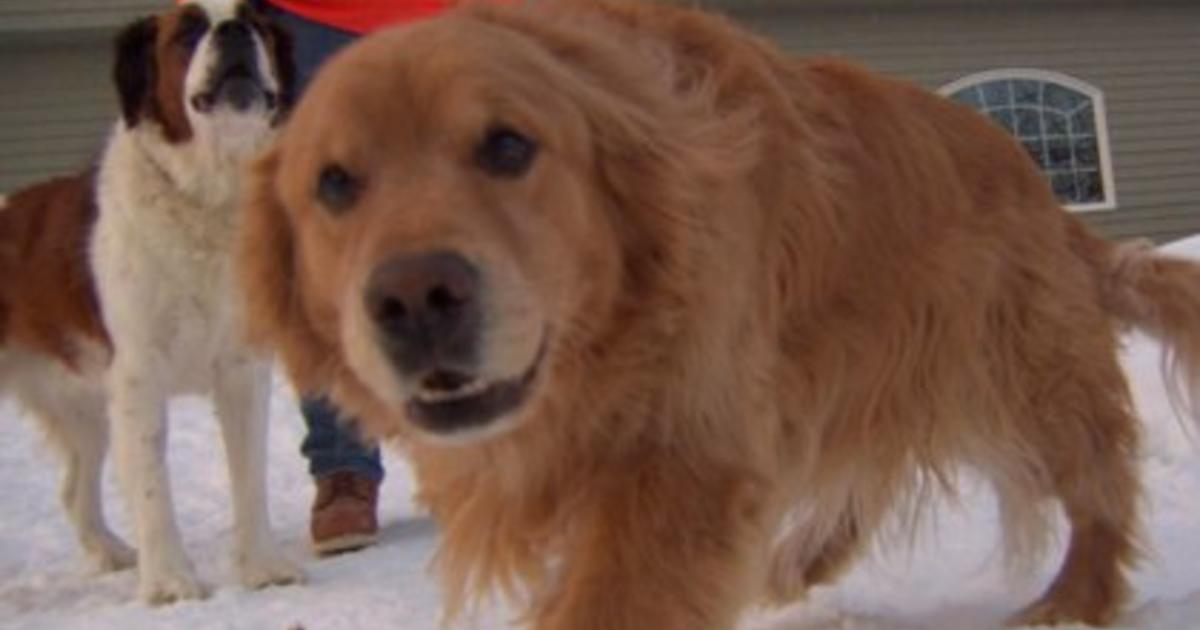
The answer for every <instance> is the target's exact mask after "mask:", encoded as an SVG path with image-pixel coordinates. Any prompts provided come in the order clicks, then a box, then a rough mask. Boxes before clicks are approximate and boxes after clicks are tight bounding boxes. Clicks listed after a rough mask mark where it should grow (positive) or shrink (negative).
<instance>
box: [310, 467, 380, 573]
mask: <svg viewBox="0 0 1200 630" xmlns="http://www.w3.org/2000/svg"><path fill="white" fill-rule="evenodd" d="M378 498H379V482H377V481H373V480H371V479H369V478H367V477H364V476H362V475H360V474H358V473H354V472H336V473H333V474H332V475H329V476H327V477H322V478H320V479H318V480H317V498H316V499H315V500H314V501H313V507H312V516H311V519H310V521H309V529H310V531H311V533H312V542H313V549H314V550H315V551H316V552H317V554H318V555H322V556H325V555H330V554H335V553H341V552H343V551H352V550H355V549H361V548H363V547H367V546H370V545H373V544H375V541H376V540H377V539H378V537H379V523H378V521H377V520H376V518H375V504H376V501H377V500H378Z"/></svg>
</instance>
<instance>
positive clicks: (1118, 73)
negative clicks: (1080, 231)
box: [717, 2, 1200, 242]
mask: <svg viewBox="0 0 1200 630" xmlns="http://www.w3.org/2000/svg"><path fill="white" fill-rule="evenodd" d="M717 4H720V5H721V7H720V10H722V11H724V12H726V13H729V14H731V15H732V16H733V17H735V18H737V19H739V20H740V21H742V22H744V23H746V24H747V25H748V26H750V27H751V28H752V29H755V30H757V31H759V32H761V33H763V34H765V35H767V36H769V37H770V38H772V39H774V40H776V41H778V42H779V43H781V44H782V45H783V46H784V47H785V48H786V49H788V50H789V51H790V52H792V53H794V54H797V55H804V56H807V55H818V54H833V55H837V56H842V57H846V58H849V59H852V60H855V61H859V62H862V63H865V64H867V65H868V66H870V67H872V68H875V69H877V70H880V71H883V72H886V73H889V74H892V75H894V76H898V77H902V78H907V79H910V80H913V81H915V82H917V83H920V84H922V85H924V86H926V87H928V88H930V89H933V90H936V89H938V88H940V87H942V86H943V85H946V84H947V83H950V82H951V81H954V80H956V79H959V78H962V77H964V76H967V75H970V74H974V73H976V72H981V71H985V70H994V69H998V68H1038V69H1044V70H1053V71H1057V72H1061V73H1064V74H1067V75H1070V76H1072V77H1075V78H1077V79H1080V80H1082V81H1086V82H1087V83H1090V84H1092V85H1094V86H1095V87H1097V88H1098V89H1100V90H1101V91H1102V92H1103V94H1104V99H1105V105H1106V108H1107V114H1108V130H1109V140H1110V143H1111V150H1112V160H1113V171H1114V177H1115V189H1116V196H1117V207H1116V208H1115V209H1114V210H1108V211H1096V212H1087V213H1083V214H1082V215H1081V216H1083V217H1085V219H1086V220H1088V221H1089V222H1091V223H1093V224H1094V225H1096V226H1097V227H1098V229H1099V230H1100V231H1102V232H1104V233H1106V234H1109V235H1111V236H1115V237H1128V236H1146V237H1149V238H1152V239H1154V240H1156V241H1160V242H1161V241H1167V240H1173V239H1176V238H1180V237H1183V236H1186V235H1190V234H1194V233H1197V232H1200V4H1181V3H1164V4H1156V3H1154V2H1144V3H1138V4H1133V3H1116V4H1111V5H1105V4H1101V5H1100V6H1082V5H1081V4H1079V3H1070V2H1049V3H1045V4H1042V5H1024V4H1006V5H1005V6H1003V7H1001V6H996V5H997V4H1000V3H994V4H993V5H992V6H979V5H978V4H970V3H967V4H966V5H960V6H947V5H945V4H943V5H940V6H931V5H924V6H923V7H922V9H921V10H915V9H912V8H911V6H912V5H915V4H917V3H911V4H910V5H909V7H910V8H898V7H896V6H895V3H886V2H881V3H878V4H879V5H880V6H870V5H869V3H861V2H860V3H859V6H857V7H856V8H854V9H844V8H821V9H814V8H811V7H810V8H809V9H808V10H804V11H800V10H797V9H796V8H795V6H796V4H797V3H791V5H790V6H791V8H785V7H786V6H789V5H787V3H783V2H776V3H773V4H772V3H766V2H758V3H756V4H755V5H740V8H739V6H738V5H736V4H734V3H728V2H726V3H717ZM747 7H749V8H747Z"/></svg>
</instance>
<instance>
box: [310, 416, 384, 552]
mask: <svg viewBox="0 0 1200 630" xmlns="http://www.w3.org/2000/svg"><path fill="white" fill-rule="evenodd" d="M300 409H301V412H302V413H303V415H304V421H305V424H307V425H308V435H307V436H305V438H304V442H303V443H301V445H300V451H301V452H302V453H304V456H305V457H307V458H308V470H309V473H310V474H311V475H312V476H313V478H314V479H315V480H316V484H317V495H316V498H315V499H314V500H313V505H312V513H311V515H310V516H309V533H310V535H311V538H312V544H313V548H314V549H315V550H316V552H317V553H319V554H322V555H324V554H331V553H339V552H343V551H350V550H353V549H359V548H362V547H365V546H368V545H371V544H374V543H375V540H376V538H377V536H378V533H379V522H378V519H377V517H376V506H377V503H378V498H379V483H380V481H382V480H383V474H384V471H383V465H382V463H381V462H380V457H379V448H378V447H376V446H367V445H365V444H363V442H362V441H361V440H360V439H359V438H358V436H357V435H356V434H355V433H354V432H353V430H352V429H351V428H350V427H349V426H347V424H346V423H345V422H343V420H342V419H339V418H338V411H337V409H336V408H334V407H333V405H332V404H330V403H329V401H327V400H325V399H324V398H307V399H304V400H302V401H301V403H300Z"/></svg>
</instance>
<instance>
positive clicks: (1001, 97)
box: [983, 81, 1012, 107]
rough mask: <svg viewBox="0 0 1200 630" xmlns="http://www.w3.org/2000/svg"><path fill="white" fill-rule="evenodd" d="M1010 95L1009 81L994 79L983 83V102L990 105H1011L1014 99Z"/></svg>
mask: <svg viewBox="0 0 1200 630" xmlns="http://www.w3.org/2000/svg"><path fill="white" fill-rule="evenodd" d="M1008 96H1009V95H1008V81H992V82H990V83H984V84H983V102H984V104H985V105H987V106H988V107H1004V106H1007V105H1010V104H1011V103H1012V101H1011V100H1010V99H1009V98H1008Z"/></svg>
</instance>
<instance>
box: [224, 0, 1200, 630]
mask: <svg viewBox="0 0 1200 630" xmlns="http://www.w3.org/2000/svg"><path fill="white" fill-rule="evenodd" d="M248 191H249V194H250V203H249V207H248V214H247V217H246V224H245V227H246V229H245V231H244V233H243V235H242V245H241V248H240V253H239V262H240V264H241V266H242V274H243V280H244V283H245V295H246V298H247V300H248V302H249V308H250V311H249V316H250V320H251V323H252V324H253V326H254V330H255V334H256V338H257V339H259V340H261V341H262V342H263V343H264V344H265V345H268V346H272V347H275V348H278V349H279V350H280V351H281V354H282V357H283V360H284V361H285V363H286V364H287V366H288V368H289V372H290V374H291V376H292V378H293V380H294V381H295V382H296V384H297V385H298V387H299V388H300V389H301V390H304V391H310V392H328V393H331V394H332V395H333V396H334V397H335V398H336V399H337V400H338V402H339V403H340V404H341V405H342V406H343V407H345V408H346V409H347V410H348V411H350V412H351V413H354V414H355V415H356V416H357V417H359V418H361V419H362V420H363V421H364V422H365V425H366V426H367V427H368V428H369V429H371V430H373V431H374V432H375V433H376V434H378V435H396V436H399V438H400V439H401V441H402V443H403V444H404V445H405V447H406V448H407V450H408V452H409V453H410V454H411V456H412V459H413V461H414V462H415V464H416V469H417V473H418V477H419V480H420V483H421V494H422V497H423V498H424V500H425V501H426V502H427V504H428V505H429V506H430V508H431V509H432V511H433V513H434V515H435V517H436V518H437V519H438V521H439V523H440V524H441V526H442V527H443V528H444V536H443V538H442V542H441V548H440V552H439V556H438V566H439V568H440V570H441V573H442V576H443V577H444V580H445V584H446V586H447V589H446V592H447V593H448V596H449V598H448V609H449V610H450V611H454V610H456V609H457V608H458V606H459V605H460V604H462V603H463V602H464V600H466V599H469V598H470V597H471V596H472V595H478V594H481V593H482V592H484V591H486V589H489V588H502V589H505V590H507V591H508V592H510V593H522V594H526V595H529V596H530V599H529V603H530V608H529V611H528V617H527V619H528V621H529V624H530V626H531V627H533V628H536V629H537V630H643V629H651V628H652V629H654V630H723V629H728V628H731V627H733V626H734V624H735V621H736V619H737V618H738V616H739V614H740V613H741V611H743V610H744V609H745V608H746V607H747V606H748V605H750V604H751V603H753V602H754V601H756V600H758V599H759V598H760V597H763V596H764V595H765V596H769V597H772V598H774V599H776V600H786V599H790V598H794V597H798V596H800V595H802V594H803V593H804V592H805V590H806V589H807V588H808V587H809V586H811V585H813V584H817V583H821V582H824V581H827V580H831V579H834V578H835V577H836V576H837V575H838V573H839V572H840V571H841V570H842V569H844V568H845V567H846V566H847V565H848V564H850V563H851V562H852V561H853V559H854V558H855V557H856V556H857V555H858V554H859V552H860V550H861V549H862V547H863V545H864V542H865V541H867V540H868V539H870V538H871V537H872V536H873V535H874V534H876V533H877V531H878V529H879V526H880V524H881V522H882V521H883V519H884V517H885V515H886V514H888V513H889V512H891V511H892V510H894V509H896V508H899V507H904V506H907V505H911V504H912V503H913V502H918V503H919V499H920V497H921V493H922V488H923V486H922V484H925V483H935V484H942V485H946V486H950V487H952V486H953V484H954V481H955V470H956V469H957V468H958V467H959V466H962V465H966V466H971V467H974V468H977V469H979V470H981V471H982V472H983V473H984V474H985V475H986V476H987V477H989V478H990V479H991V480H992V481H993V483H994V485H995V487H996V490H997V492H998V494H999V496H1000V497H1001V500H1002V504H1003V506H1004V507H1005V517H1006V528H1007V532H1008V534H1009V535H1010V536H1011V538H1013V539H1014V540H1021V539H1024V538H1025V537H1023V536H1021V534H1022V533H1032V534H1033V537H1034V538H1036V537H1037V536H1038V535H1041V534H1045V533H1046V532H1047V531H1048V528H1047V527H1046V522H1045V518H1044V517H1045V514H1046V508H1047V504H1048V502H1049V500H1053V499H1057V500H1058V501H1060V502H1061V503H1062V505H1063V506H1064V507H1065V512H1066V514H1067V517H1068V518H1069V521H1070V526H1071V533H1070V544H1069V549H1068V551H1067V554H1066V558H1065V560H1064V562H1063V565H1062V568H1061V569H1060V572H1059V574H1058V576H1057V577H1056V578H1055V580H1054V582H1053V583H1052V585H1051V586H1050V587H1049V589H1048V590H1047V591H1046V593H1045V594H1044V595H1043V596H1042V597H1041V598H1040V599H1039V600H1038V601H1037V602H1035V603H1033V604H1032V605H1031V606H1030V607H1029V608H1028V609H1026V610H1025V611H1024V612H1022V613H1020V614H1019V615H1018V619H1019V620H1021V621H1026V622H1032V623H1056V622H1073V621H1083V622H1090V623H1097V624H1103V623H1108V622H1111V621H1112V620H1113V619H1114V618H1115V617H1116V615H1117V614H1118V612H1119V611H1120V609H1121V605H1122V603H1123V602H1125V600H1126V597H1127V593H1128V585H1127V579H1126V575H1127V573H1128V572H1129V570H1130V569H1131V567H1132V566H1133V565H1134V563H1135V560H1136V558H1137V557H1138V554H1137V544H1136V532H1137V521H1138V503H1139V496H1140V485H1139V480H1138V476H1137V468H1136V465H1135V453H1136V449H1137V442H1138V429H1137V424H1136V422H1135V420H1134V418H1133V416H1132V413H1131V404H1130V400H1129V393H1128V390H1127V385H1126V382H1125V379H1124V375H1123V374H1122V371H1121V368H1120V366H1119V365H1118V363H1117V353H1116V350H1117V343H1118V334H1119V331H1120V329H1121V327H1123V326H1126V325H1136V326H1139V327H1142V328H1145V329H1147V330H1149V331H1151V332H1153V333H1155V334H1157V335H1158V336H1159V337H1160V338H1161V339H1162V340H1163V341H1165V342H1166V343H1167V344H1168V346H1170V347H1171V348H1172V350H1173V352H1174V356H1175V357H1176V359H1178V361H1179V364H1180V365H1181V366H1183V367H1184V368H1185V370H1184V371H1185V373H1186V372H1190V376H1188V375H1187V374H1184V382H1183V384H1184V385H1185V386H1193V385H1195V382H1196V380H1195V378H1194V376H1195V375H1196V368H1197V367H1198V366H1200V267H1197V266H1196V265H1194V264H1190V263H1187V262H1183V261H1178V260H1172V259H1169V258H1165V257H1159V256H1156V255H1154V254H1153V253H1152V252H1151V251H1148V250H1146V249H1143V248H1139V247H1137V246H1128V245H1122V246H1118V245H1115V244H1110V243H1109V242H1107V241H1105V240H1102V239H1101V238H1099V237H1098V236H1096V235H1095V234H1093V232H1092V231H1091V230H1090V229H1088V228H1087V226H1086V225H1085V224H1084V223H1082V222H1081V221H1080V220H1079V218H1077V217H1075V216H1073V215H1071V214H1069V213H1067V212H1065V211H1063V209H1062V208H1061V207H1060V206H1059V204H1058V203H1057V202H1056V200H1055V198H1054V196H1053V194H1052V192H1051V190H1050V188H1049V187H1048V185H1047V183H1046V181H1045V178H1044V177H1043V176H1042V174H1041V173H1039V172H1038V170H1037V168H1036V167H1035V165H1034V164H1033V163H1032V162H1031V160H1029V158H1028V156H1027V155H1026V154H1025V153H1024V152H1023V150H1022V148H1021V147H1020V145H1019V144H1018V143H1016V142H1015V141H1014V140H1013V138H1011V137H1010V136H1009V135H1007V134H1006V133H1004V131H1003V130H1001V129H999V128H997V127H996V126H995V125H993V124H992V123H990V122H989V121H988V120H987V118H985V117H984V116H981V115H980V114H979V113H977V112H974V111H972V110H970V109H968V108H966V107H964V106H962V105H959V104H955V103H953V102H951V101H949V100H947V99H944V98H941V97H939V96H937V95H935V94H931V93H929V92H928V91H925V90H922V89H919V88H918V87H916V86H913V85H909V84H906V83H902V82H898V81H894V80H891V79H888V78H885V77H882V76H879V75H877V74H874V73H871V72H869V71H867V70H865V69H862V68H860V67H857V66H855V65H851V64H847V63H844V62H839V61H836V60H821V59H817V60H808V61H800V60H794V59H791V58H788V57H787V56H785V55H783V54H782V53H781V52H780V51H778V50H777V48H775V47H774V46H772V45H770V44H769V43H767V42H765V41H763V40H761V39H759V38H756V37H754V36H752V35H751V34H749V33H747V32H745V31H744V30H743V29H739V28H737V27H736V26H734V25H733V24H731V23H730V22H728V21H726V20H722V19H719V18H716V17H713V16H711V15H708V14H706V13H703V12H700V11H696V10H689V9H682V8H679V7H670V6H666V5H655V4H653V3H646V2H624V3H621V2H602V1H585V0H576V1H572V0H561V1H547V2H534V3H525V4H521V5H520V6H515V5H513V6H504V7H494V6H479V5H477V6H472V7H467V8H462V9H460V10H456V11H453V12H451V13H450V14H448V15H446V16H444V17H442V18H438V19H435V20H432V21H429V22H425V23H422V24H419V25H413V26H410V27H405V28H399V29H394V30H390V31H386V32H381V33H379V34H377V35H372V36H368V37H367V38H364V39H362V40H360V41H359V42H357V43H355V44H353V45H351V46H350V47H349V48H347V49H346V50H345V51H344V52H343V53H341V54H339V55H338V56H337V57H335V58H334V59H332V60H331V61H330V63H329V64H328V65H326V66H325V67H324V68H323V69H322V70H321V72H320V73H318V75H317V77H316V79H315V80H314V82H313V83H312V85H311V86H310V87H309V89H308V91H307V92H306V94H305V97H304V99H303V100H302V102H301V103H300V104H299V105H298V107H297V109H296V111H295V114H294V116H293V117H292V118H291V120H290V121H289V123H288V127H287V129H285V130H284V132H283V133H282V134H281V136H280V138H279V141H278V142H277V143H276V145H275V147H274V149H273V150H272V151H271V152H270V153H268V154H267V155H266V156H265V157H264V158H263V159H262V160H261V161H259V163H258V164H257V165H256V169H255V176H254V177H253V179H252V181H251V183H250V185H249V186H248Z"/></svg>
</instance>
